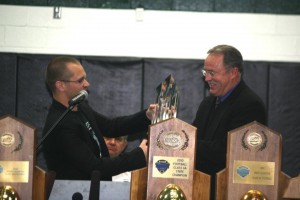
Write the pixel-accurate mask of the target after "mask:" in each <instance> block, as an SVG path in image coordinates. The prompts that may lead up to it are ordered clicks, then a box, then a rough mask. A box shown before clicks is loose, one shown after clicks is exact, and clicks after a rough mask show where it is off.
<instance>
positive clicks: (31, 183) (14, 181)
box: [0, 115, 55, 200]
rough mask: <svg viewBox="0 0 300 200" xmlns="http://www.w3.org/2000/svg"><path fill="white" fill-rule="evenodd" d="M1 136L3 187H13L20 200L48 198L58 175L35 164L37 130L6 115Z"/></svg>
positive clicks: (0, 120)
mask: <svg viewBox="0 0 300 200" xmlns="http://www.w3.org/2000/svg"><path fill="white" fill-rule="evenodd" d="M0 137H1V144H0V152H1V153H0V167H1V170H2V173H1V174H0V186H1V187H3V186H11V187H12V188H13V189H14V190H15V191H16V192H17V193H18V195H19V197H20V199H33V200H44V199H47V198H48V197H49V195H50V191H51V188H52V185H53V183H54V179H55V173H54V172H45V171H44V170H42V169H41V168H39V167H38V166H36V165H35V163H36V156H35V141H36V130H35V129H34V128H33V127H32V126H29V125H28V124H26V123H24V122H21V120H18V119H16V118H15V117H13V116H11V115H5V116H3V117H1V118H0Z"/></svg>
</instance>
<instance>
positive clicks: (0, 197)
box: [0, 185, 20, 200]
mask: <svg viewBox="0 0 300 200" xmlns="http://www.w3.org/2000/svg"><path fill="white" fill-rule="evenodd" d="M0 200H20V197H19V195H18V193H17V191H16V190H15V189H14V188H13V187H11V186H9V185H4V186H1V187H0Z"/></svg>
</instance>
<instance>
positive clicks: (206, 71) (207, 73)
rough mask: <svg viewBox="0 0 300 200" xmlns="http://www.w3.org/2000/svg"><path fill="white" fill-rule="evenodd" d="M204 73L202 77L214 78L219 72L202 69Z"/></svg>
mask: <svg viewBox="0 0 300 200" xmlns="http://www.w3.org/2000/svg"><path fill="white" fill-rule="evenodd" d="M201 71H202V75H203V76H204V77H206V76H207V75H209V76H211V77H214V76H215V75H216V74H217V73H218V72H215V71H211V70H205V69H201Z"/></svg>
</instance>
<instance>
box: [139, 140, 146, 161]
mask: <svg viewBox="0 0 300 200" xmlns="http://www.w3.org/2000/svg"><path fill="white" fill-rule="evenodd" d="M147 144H148V140H147V139H143V141H142V142H141V144H140V148H141V149H142V150H143V152H144V155H145V158H146V160H147V154H148V146H147Z"/></svg>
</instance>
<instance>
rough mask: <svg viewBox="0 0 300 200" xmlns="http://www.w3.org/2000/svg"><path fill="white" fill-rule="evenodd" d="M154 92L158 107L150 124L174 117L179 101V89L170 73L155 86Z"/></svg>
mask: <svg viewBox="0 0 300 200" xmlns="http://www.w3.org/2000/svg"><path fill="white" fill-rule="evenodd" d="M156 92H157V98H156V103H157V105H158V107H157V110H156V112H155V116H154V117H153V118H152V122H151V123H152V124H156V123H158V122H160V121H162V120H166V119H169V118H172V117H176V115H177V107H178V103H179V89H178V87H177V85H176V83H175V79H174V77H173V76H172V75H169V76H168V77H167V78H166V79H165V81H163V82H162V83H161V84H159V85H158V86H157V87H156Z"/></svg>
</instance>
